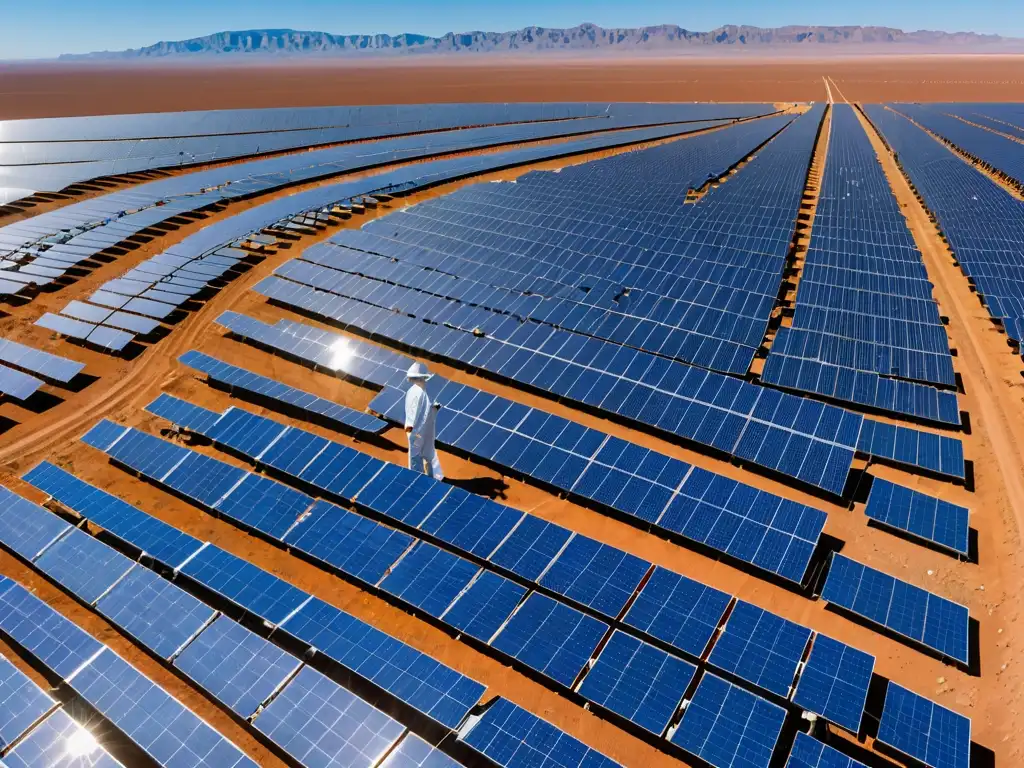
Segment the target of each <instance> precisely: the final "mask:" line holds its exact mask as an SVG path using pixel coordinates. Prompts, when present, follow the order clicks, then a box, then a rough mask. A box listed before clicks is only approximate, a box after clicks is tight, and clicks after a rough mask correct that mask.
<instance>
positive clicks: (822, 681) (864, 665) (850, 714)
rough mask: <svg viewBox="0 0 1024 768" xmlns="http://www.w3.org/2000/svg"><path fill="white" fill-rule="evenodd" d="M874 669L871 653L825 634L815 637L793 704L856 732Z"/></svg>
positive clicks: (858, 729)
mask: <svg viewBox="0 0 1024 768" xmlns="http://www.w3.org/2000/svg"><path fill="white" fill-rule="evenodd" d="M874 667H875V657H874V656H872V655H871V654H868V653H865V652H864V651H861V650H858V649H856V648H853V647H851V646H849V645H846V644H845V643H841V642H839V641H838V640H833V639H832V638H831V637H828V636H827V635H822V634H818V635H815V637H814V644H813V645H812V646H811V653H810V656H808V658H807V662H806V663H805V664H804V668H803V670H802V671H801V672H800V680H799V682H798V683H797V686H796V691H795V693H794V694H793V703H795V704H798V705H799V706H801V707H803V708H804V709H806V710H808V711H810V712H815V713H816V714H819V715H821V716H822V717H824V718H825V719H827V720H830V721H832V722H833V723H836V724H837V725H841V726H843V727H844V728H846V729H847V730H849V731H851V732H852V733H855V734H856V733H859V732H860V723H861V719H862V717H863V715H864V703H865V701H866V700H867V697H868V687H869V686H870V684H871V674H872V672H873V670H874Z"/></svg>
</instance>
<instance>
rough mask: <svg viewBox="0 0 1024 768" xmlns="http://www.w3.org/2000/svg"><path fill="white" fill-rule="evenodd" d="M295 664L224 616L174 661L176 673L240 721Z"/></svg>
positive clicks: (285, 676)
mask: <svg viewBox="0 0 1024 768" xmlns="http://www.w3.org/2000/svg"><path fill="white" fill-rule="evenodd" d="M300 664H301V662H300V661H299V660H298V659H296V658H295V657H294V656H291V655H289V654H287V653H285V652H284V651H282V650H280V649H279V648H278V647H277V646H276V645H274V644H273V643H270V642H268V641H267V640H264V639H263V638H262V637H260V636H259V635H256V634H254V633H252V632H250V631H249V630H248V629H246V628H245V627H243V626H242V625H241V624H236V623H235V622H233V621H231V619H229V618H227V617H226V616H218V617H217V618H216V619H215V620H214V622H213V623H212V624H211V625H210V626H209V627H207V628H206V629H204V630H203V631H202V632H200V633H199V636H198V637H196V638H195V639H194V640H193V641H192V642H191V643H189V644H188V647H187V648H185V650H184V651H182V652H181V654H180V655H179V656H178V658H176V659H175V660H174V666H175V667H176V668H177V669H180V670H181V671H182V672H184V673H185V674H186V675H188V676H189V677H190V678H191V679H192V680H194V681H195V682H196V683H198V684H199V685H200V686H201V687H202V688H204V689H205V690H206V691H208V692H209V693H210V694H212V695H213V697H214V698H216V699H217V701H219V702H220V703H221V704H223V705H224V706H226V707H228V708H229V709H230V710H231V711H232V712H234V713H235V714H236V715H238V716H239V717H241V718H243V719H246V718H249V717H250V716H252V715H253V714H255V712H256V710H257V709H259V707H260V705H261V704H263V703H264V702H265V701H266V700H267V699H268V698H270V695H271V694H272V693H274V691H276V690H277V689H278V688H280V687H281V686H282V685H283V684H284V682H285V681H286V680H287V679H288V677H289V676H290V675H291V674H292V673H293V672H295V670H297V669H298V668H299V666H300Z"/></svg>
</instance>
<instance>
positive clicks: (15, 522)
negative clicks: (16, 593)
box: [0, 486, 71, 561]
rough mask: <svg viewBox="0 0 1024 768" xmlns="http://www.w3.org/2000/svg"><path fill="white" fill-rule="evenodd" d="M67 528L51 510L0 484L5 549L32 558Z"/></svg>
mask: <svg viewBox="0 0 1024 768" xmlns="http://www.w3.org/2000/svg"><path fill="white" fill-rule="evenodd" d="M69 530H71V526H70V525H68V524H67V523H66V522H64V521H63V520H61V519H60V518H59V517H57V516H56V515H55V514H53V513H52V512H50V511H48V510H46V509H43V508H42V507H40V506H39V505H38V504H33V503H32V502H30V501H29V500H28V499H23V498H22V497H21V496H19V495H18V494H16V493H14V492H13V491H11V490H9V489H7V488H5V487H3V486H0V540H2V541H3V543H4V546H6V547H7V548H8V549H11V550H13V551H14V552H17V553H18V554H19V555H21V556H22V557H23V558H24V559H26V560H29V561H32V560H35V559H36V558H37V557H39V554H40V553H41V552H44V551H45V550H46V549H47V548H48V547H50V546H52V545H53V543H54V542H55V541H57V540H58V539H59V538H60V537H61V536H64V535H66V534H67V532H68V531H69Z"/></svg>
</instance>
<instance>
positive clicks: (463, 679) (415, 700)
mask: <svg viewBox="0 0 1024 768" xmlns="http://www.w3.org/2000/svg"><path fill="white" fill-rule="evenodd" d="M281 629H282V630H283V631H284V632H286V633H288V634H289V635H291V636H292V637H295V638H298V639H299V640H301V641H303V642H305V643H308V644H309V645H310V646H312V647H314V648H316V649H317V650H318V651H319V652H320V653H322V654H323V655H324V656H326V657H327V658H329V659H332V660H334V661H335V662H337V663H338V664H341V665H342V666H343V667H345V668H346V669H349V670H351V671H352V672H353V673H355V674H357V675H360V676H361V677H363V678H365V679H367V680H369V681H371V682H372V683H374V684H375V685H377V686H379V687H380V688H382V689H383V690H385V691H387V692H388V693H389V694H391V695H392V696H394V697H396V698H397V699H399V700H400V701H403V702H405V703H406V704H408V705H410V706H411V707H413V708H414V709H416V710H418V711H420V712H423V713H424V714H426V715H427V716H428V717H430V718H432V719H433V720H435V721H437V722H439V723H441V724H443V725H446V726H448V727H449V728H454V727H456V726H457V725H458V724H459V723H460V722H461V721H462V719H463V718H464V717H465V715H466V714H467V713H468V712H469V710H470V709H471V708H472V707H474V706H475V705H476V704H477V702H479V700H480V696H481V695H482V694H483V692H484V688H485V686H483V685H481V684H480V683H478V682H476V681H475V680H473V679H472V678H470V677H467V676H465V675H463V674H460V673H459V672H456V671H455V670H453V669H451V668H450V667H447V666H445V665H444V664H442V663H441V662H439V661H437V660H436V659H433V658H431V657H430V656H428V655H427V654H425V653H422V652H421V651H418V650H416V649H415V648H413V647H411V646H408V645H406V644H405V643H403V642H401V641H400V640H397V639H395V638H394V637H391V636H390V635H387V634H385V633H384V632H381V631H380V630H379V629H376V628H375V627H372V626H370V625H369V624H367V623H365V622H363V621H360V620H359V619H357V618H355V617H354V616H351V615H350V614H347V613H345V612H344V611H341V610H339V609H338V608H335V607H334V606H333V605H329V604H328V603H325V602H323V601H322V600H319V599H317V598H313V599H312V600H310V601H309V602H308V603H306V604H305V605H303V606H302V608H301V609H299V610H298V611H297V612H296V613H295V614H294V615H292V616H291V617H290V618H289V619H288V620H287V621H285V622H284V624H282V626H281Z"/></svg>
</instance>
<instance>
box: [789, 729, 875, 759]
mask: <svg viewBox="0 0 1024 768" xmlns="http://www.w3.org/2000/svg"><path fill="white" fill-rule="evenodd" d="M786 768H867V766H865V765H864V763H861V762H859V761H857V760H854V759H853V758H852V757H847V756H846V755H844V754H843V753H842V752H840V751H839V750H837V749H833V748H832V747H829V746H826V745H825V744H822V743H821V742H820V741H818V740H817V739H815V738H814V737H813V736H808V735H807V734H806V733H804V732H803V731H798V732H797V734H796V741H795V742H794V743H793V749H792V750H791V751H790V753H789V760H787V761H786Z"/></svg>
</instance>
